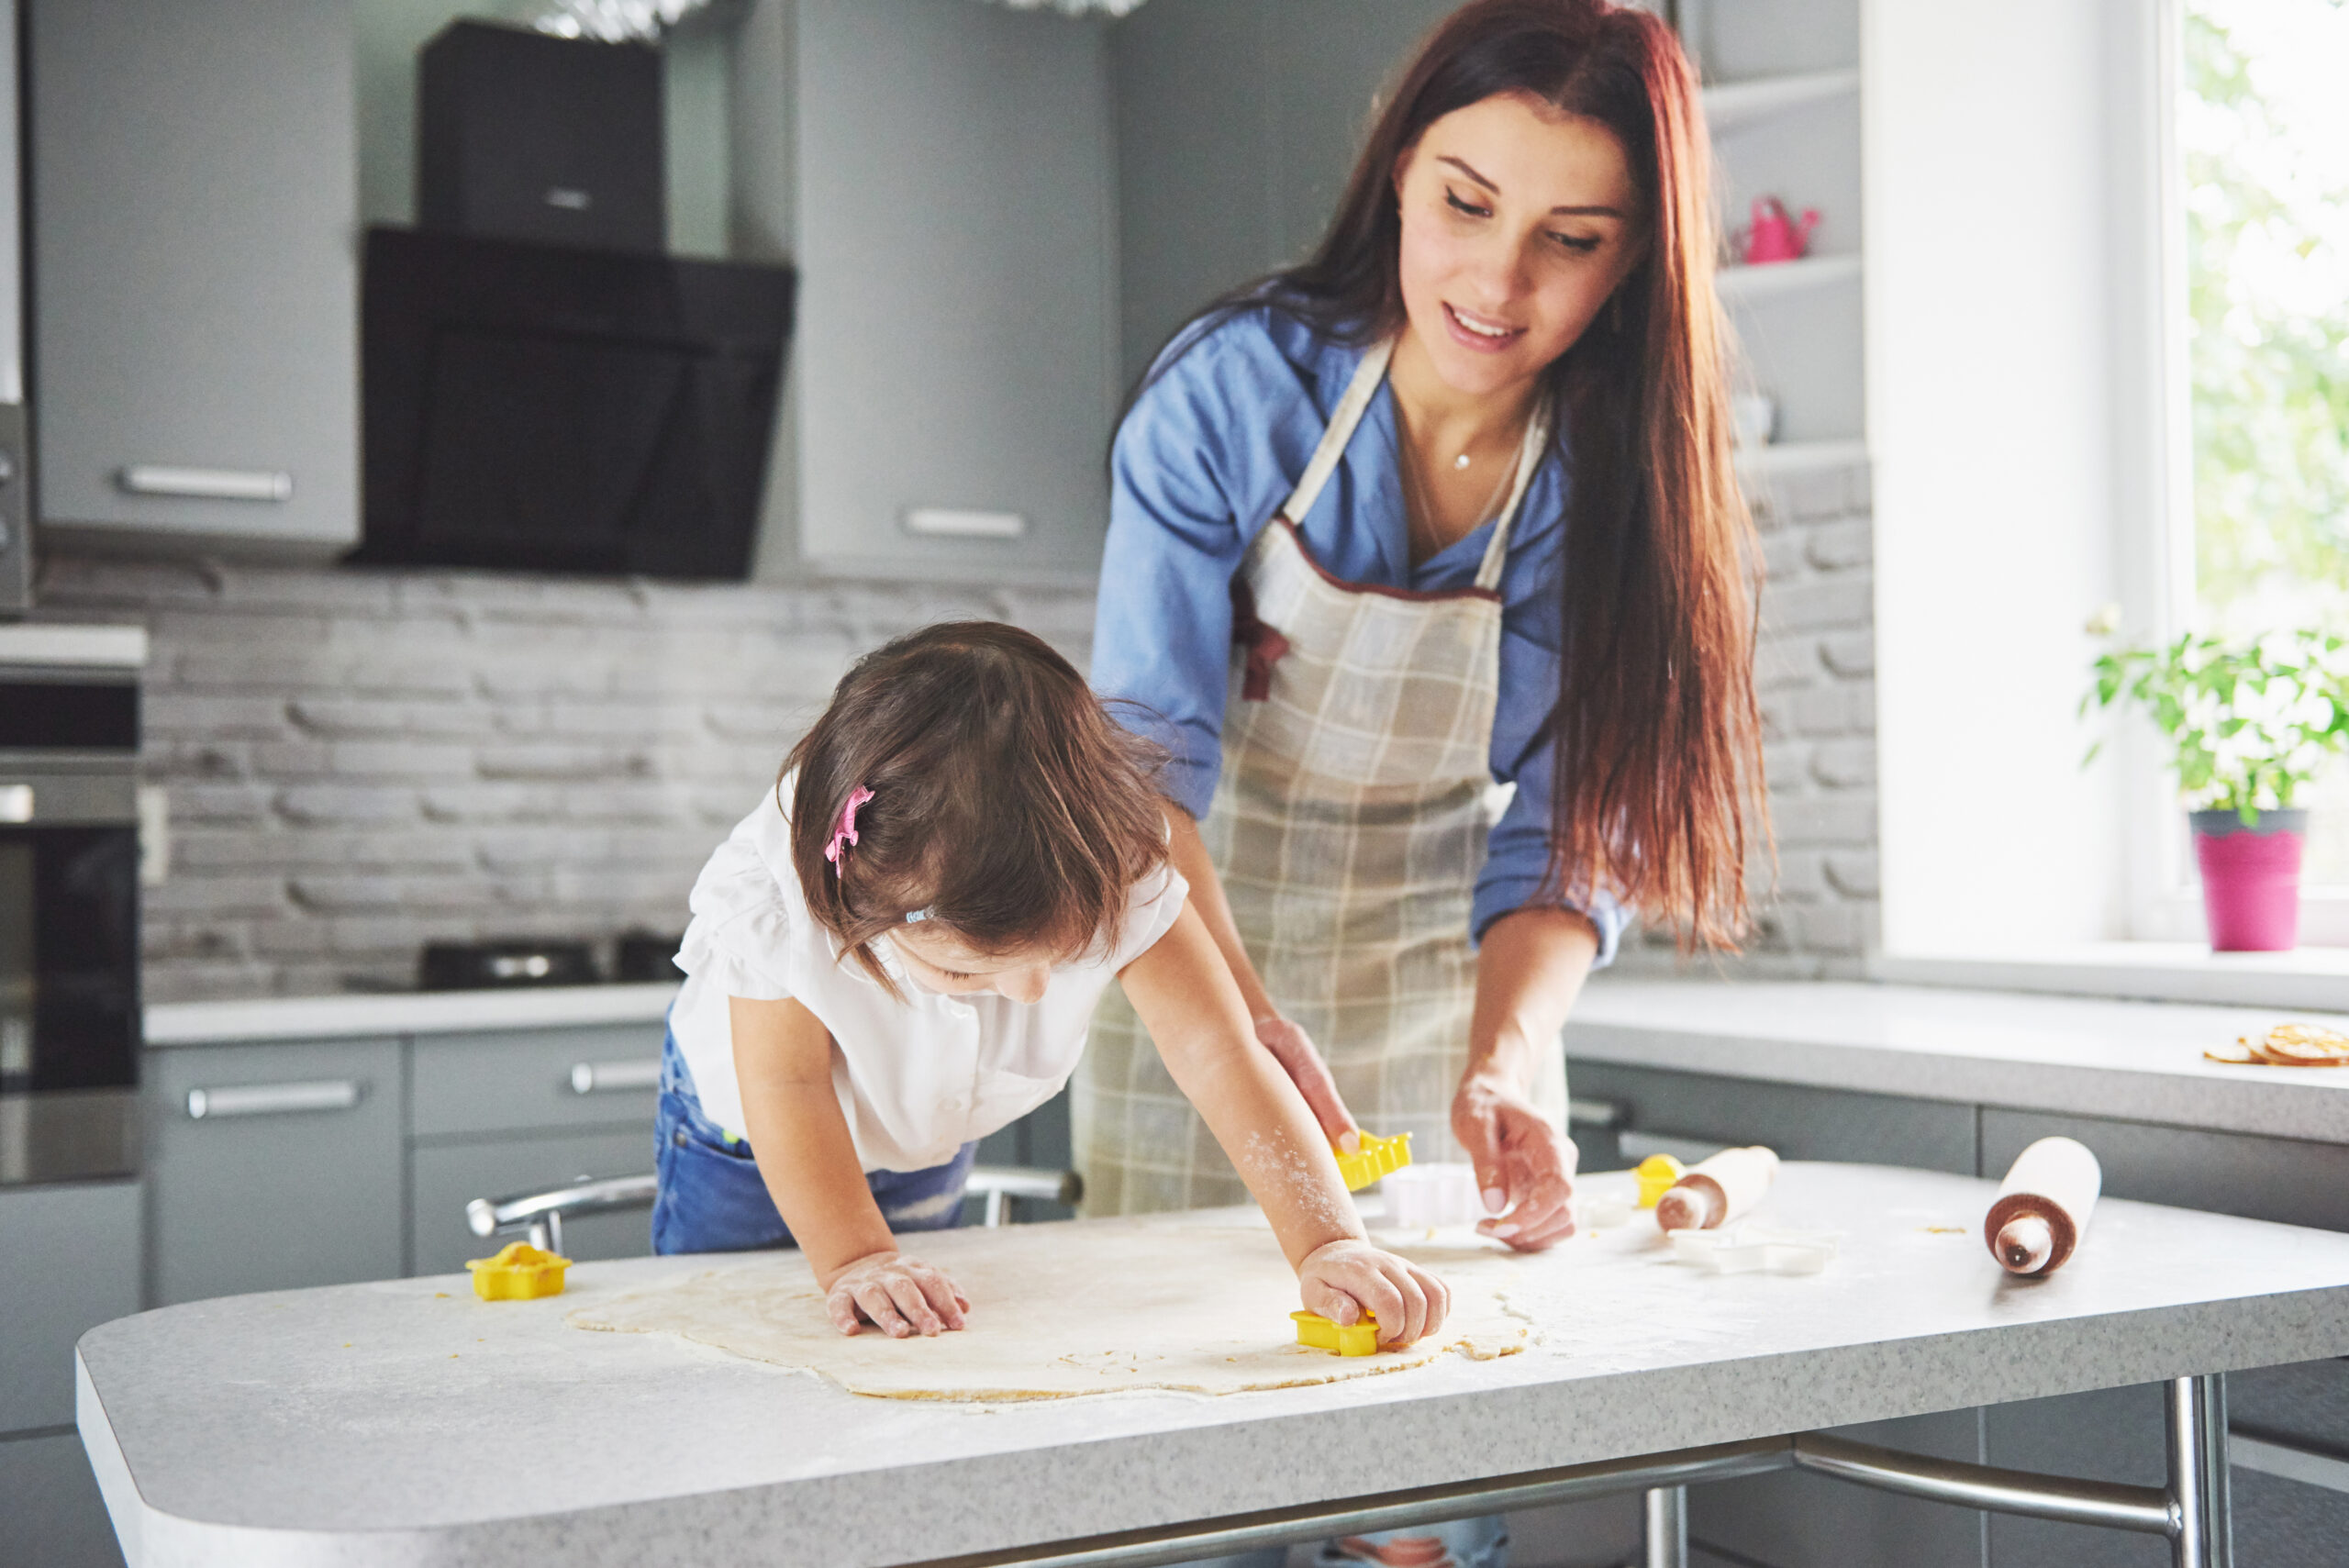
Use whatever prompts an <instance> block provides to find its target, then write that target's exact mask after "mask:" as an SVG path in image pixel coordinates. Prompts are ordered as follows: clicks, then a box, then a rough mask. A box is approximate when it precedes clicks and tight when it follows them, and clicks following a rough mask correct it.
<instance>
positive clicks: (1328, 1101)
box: [1256, 1013, 1362, 1154]
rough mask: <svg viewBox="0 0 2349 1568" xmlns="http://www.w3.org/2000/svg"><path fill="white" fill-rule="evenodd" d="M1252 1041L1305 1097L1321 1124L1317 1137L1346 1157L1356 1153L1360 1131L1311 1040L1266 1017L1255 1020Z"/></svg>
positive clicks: (1277, 1018) (1286, 1022) (1274, 1015)
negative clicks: (1336, 1147)
mask: <svg viewBox="0 0 2349 1568" xmlns="http://www.w3.org/2000/svg"><path fill="white" fill-rule="evenodd" d="M1256 1040H1257V1041H1258V1043H1260V1044H1261V1045H1263V1046H1264V1049H1265V1050H1266V1051H1271V1052H1272V1053H1273V1060H1274V1061H1275V1062H1279V1063H1280V1064H1281V1071H1282V1072H1284V1073H1287V1074H1288V1077H1289V1082H1290V1083H1292V1084H1296V1085H1297V1093H1298V1094H1300V1095H1304V1096H1305V1104H1306V1106H1307V1107H1308V1109H1310V1110H1311V1111H1312V1112H1313V1119H1314V1120H1315V1121H1318V1122H1319V1123H1320V1124H1321V1136H1322V1137H1324V1138H1327V1139H1328V1140H1330V1142H1332V1143H1334V1144H1336V1145H1337V1146H1338V1147H1339V1148H1341V1149H1343V1150H1344V1151H1346V1152H1347V1153H1349V1154H1352V1153H1353V1152H1354V1151H1356V1150H1357V1149H1359V1148H1360V1147H1361V1144H1362V1129H1361V1128H1360V1127H1359V1126H1357V1125H1356V1124H1355V1122H1354V1118H1353V1112H1351V1111H1349V1110H1347V1109H1346V1102H1345V1101H1343V1100H1341V1099H1340V1098H1339V1097H1338V1081H1337V1080H1336V1079H1334V1078H1332V1077H1330V1064H1329V1063H1328V1062H1324V1061H1322V1060H1321V1053H1320V1052H1319V1051H1316V1050H1314V1049H1313V1037H1312V1036H1310V1035H1308V1034H1307V1033H1306V1032H1305V1030H1304V1029H1301V1028H1300V1027H1298V1026H1297V1025H1296V1024H1293V1023H1291V1022H1289V1020H1288V1019H1286V1018H1282V1017H1281V1016H1280V1015H1279V1014H1278V1013H1268V1014H1266V1015H1265V1016H1264V1017H1263V1018H1258V1019H1257V1020H1256Z"/></svg>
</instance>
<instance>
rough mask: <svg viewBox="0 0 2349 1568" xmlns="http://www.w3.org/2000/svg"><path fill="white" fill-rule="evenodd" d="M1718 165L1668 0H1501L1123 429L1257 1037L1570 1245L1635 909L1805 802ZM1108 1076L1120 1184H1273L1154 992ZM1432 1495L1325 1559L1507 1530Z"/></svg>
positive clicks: (1473, 1557) (1082, 1097)
mask: <svg viewBox="0 0 2349 1568" xmlns="http://www.w3.org/2000/svg"><path fill="white" fill-rule="evenodd" d="M1707 164H1708V152H1707V147H1706V141H1705V134H1704V128H1703V122H1702V119H1701V114H1700V109H1699V106H1698V92H1697V83H1696V81H1695V78H1694V75H1693V73H1692V72H1690V70H1689V68H1688V65H1687V61H1686V60H1685V58H1684V57H1683V56H1682V54H1681V52H1680V50H1679V48H1678V46H1677V44H1676V42H1675V39H1673V37H1672V34H1671V32H1670V31H1669V29H1668V28H1665V27H1664V25H1663V24H1662V23H1661V22H1659V21H1657V20H1656V19H1655V18H1653V17H1649V16H1646V15H1643V14H1642V13H1640V12H1636V11H1631V10H1629V9H1624V8H1620V7H1618V6H1612V5H1609V4H1608V3H1607V0H1475V3H1474V4H1471V5H1468V6H1464V7H1463V8H1462V9H1461V10H1460V11H1458V12H1457V13H1455V14H1454V15H1453V17H1450V18H1449V19H1448V20H1447V21H1445V22H1444V23H1443V24H1442V26H1441V27H1440V28H1437V29H1436V31H1435V32H1434V33H1433V34H1432V35H1431V37H1430V38H1429V39H1428V40H1427V41H1426V43H1425V44H1423V45H1422V46H1421V49H1420V52H1419V55H1418V57H1417V58H1416V60H1415V61H1413V62H1412V64H1411V65H1410V67H1409V68H1408V71H1407V72H1405V74H1404V76H1403V78H1402V80H1401V82H1400V83H1399V84H1398V85H1397V88H1396V90H1395V92H1394V93H1393V94H1392V95H1391V96H1390V97H1389V98H1388V99H1387V101H1386V104H1385V106H1384V107H1383V108H1382V110H1381V112H1380V113H1379V115H1378V117H1377V119H1376V122H1375V125H1374V126H1373V128H1372V129H1371V132H1370V136H1369V139H1368V141H1367V143H1366V145H1365V146H1364V149H1363V152H1362V156H1361V158H1360V161H1358V162H1357V163H1356V165H1355V167H1354V171H1353V176H1352V178H1351V179H1350V181H1349V182H1348V183H1347V186H1346V190H1345V194H1344V195H1343V197H1342V198H1341V202H1340V205H1339V207H1338V211H1337V214H1336V216H1335V217H1334V218H1333V220H1332V221H1331V223H1330V228H1329V231H1328V234H1327V237H1326V238H1325V239H1323V240H1322V242H1321V244H1320V247H1319V249H1318V250H1316V251H1315V252H1314V254H1313V255H1312V256H1311V257H1309V258H1308V260H1307V261H1304V262H1303V263H1302V264H1301V265H1299V266H1297V267H1295V268H1292V269H1290V270H1288V271H1286V272H1280V273H1276V274H1275V275H1274V276H1273V277H1271V278H1269V279H1266V280H1264V282H1262V283H1260V284H1255V285H1253V286H1252V287H1250V288H1248V289H1245V290H1242V291H1241V292H1240V293H1238V294H1236V295H1231V296H1229V297H1227V298H1226V299H1224V300H1222V301H1220V302H1219V303H1218V304H1216V305H1215V306H1211V307H1210V308H1209V309H1208V310H1207V311H1206V312H1205V313H1204V314H1202V315H1201V316H1200V317H1198V318H1197V320H1196V321H1194V322H1193V323H1192V324H1191V325H1190V326H1189V327H1187V328H1185V329H1184V330H1183V331H1182V332H1181V333H1178V334H1177V335H1176V337H1175V341H1174V342H1173V344H1172V345H1171V346H1170V347H1169V348H1168V350H1166V351H1165V352H1164V353H1163V354H1162V355H1161V356H1160V359H1159V361H1158V363H1157V364H1156V365H1155V366H1154V367H1153V368H1152V372H1151V374H1150V376H1149V378H1148V379H1147V380H1146V381H1145V383H1144V384H1143V386H1142V388H1141V391H1140V392H1139V394H1138V395H1137V396H1136V398H1135V400H1134V403H1133V406H1132V407H1131V408H1130V411H1129V412H1128V415H1127V417H1126V419H1125V421H1124V423H1123V425H1122V426H1121V427H1120V428H1119V434H1118V439H1117V442H1116V445H1115V448H1114V450H1113V453H1112V458H1111V469H1112V474H1113V483H1114V496H1113V503H1112V510H1111V521H1110V527H1109V537H1108V548H1107V552H1106V555H1105V559H1104V562H1103V567H1102V591H1101V597H1100V607H1099V620H1098V624H1097V629H1096V635H1095V642H1094V671H1093V675H1094V682H1095V684H1096V686H1097V688H1098V689H1099V690H1100V691H1101V692H1102V694H1103V695H1105V696H1108V697H1112V698H1123V699H1128V700H1130V701H1131V702H1132V703H1134V704H1136V705H1138V706H1139V707H1140V708H1141V710H1144V711H1147V712H1148V713H1151V714H1152V715H1155V716H1157V717H1159V718H1161V719H1163V726H1161V727H1160V728H1159V733H1160V738H1161V739H1162V740H1164V741H1165V742H1166V743H1167V744H1168V745H1169V746H1170V747H1171V748H1172V750H1173V751H1174V753H1175V765H1174V767H1173V768H1172V769H1171V770H1170V773H1169V774H1168V779H1169V783H1170V786H1171V794H1172V795H1173V796H1174V802H1173V804H1174V806H1175V807H1176V808H1177V809H1173V810H1170V811H1169V812H1168V814H1167V815H1168V819H1169V828H1170V831H1171V834H1172V849H1173V855H1174V860H1175V866H1176V869H1177V870H1179V871H1180V872H1181V873H1183V874H1184V876H1185V877H1186V879H1188V881H1189V883H1190V885H1191V896H1192V900H1193V902H1194V905H1195V906H1197V908H1198V909H1199V911H1200V913H1201V915H1202V916H1203V917H1205V918H1206V920H1207V922H1208V927H1209V929H1210V930H1211V932H1212V933H1213V934H1214V936H1215V938H1216V940H1217V944H1218V946H1219V948H1220V949H1221V950H1222V951H1223V953H1224V955H1225V957H1226V959H1227V960H1228V961H1229V962H1230V965H1231V968H1232V972H1233V973H1234V975H1235V976H1236V977H1237V978H1238V980H1239V982H1240V984H1241V991H1242V992H1243V994H1244V995H1245V996H1246V998H1247V1001H1248V1004H1249V1006H1250V1008H1251V1011H1252V1016H1253V1018H1254V1019H1255V1021H1256V1025H1257V1031H1258V1035H1259V1038H1260V1039H1262V1040H1263V1041H1264V1044H1265V1045H1266V1046H1267V1047H1268V1048H1269V1049H1270V1050H1272V1051H1274V1052H1275V1054H1276V1055H1277V1056H1278V1057H1279V1058H1280V1059H1281V1061H1282V1062H1283V1064H1284V1065H1285V1066H1286V1068H1287V1070H1288V1071H1289V1073H1290V1074H1291V1075H1292V1076H1293V1077H1294V1078H1295V1079H1296V1080H1297V1083H1298V1084H1299V1086H1300V1087H1302V1088H1303V1089H1305V1091H1306V1095H1307V1098H1308V1101H1310V1102H1311V1103H1312V1105H1313V1106H1314V1108H1315V1111H1316V1114H1317V1115H1318V1116H1319V1118H1320V1119H1321V1121H1322V1124H1323V1127H1324V1129H1326V1130H1327V1131H1328V1132H1329V1133H1330V1135H1331V1136H1332V1137H1333V1138H1340V1139H1344V1138H1346V1137H1348V1136H1350V1135H1351V1134H1352V1133H1353V1131H1354V1130H1355V1129H1354V1123H1353V1119H1352V1118H1351V1117H1350V1115H1349V1114H1348V1111H1347V1109H1346V1106H1348V1105H1352V1106H1355V1107H1358V1108H1359V1109H1361V1110H1362V1111H1363V1113H1364V1117H1365V1118H1366V1120H1367V1125H1368V1126H1369V1128H1370V1129H1371V1130H1373V1131H1375V1132H1379V1133H1394V1132H1401V1131H1408V1132H1410V1133H1411V1134H1413V1137H1414V1147H1415V1150H1416V1151H1418V1152H1419V1156H1420V1157H1421V1158H1422V1159H1440V1158H1451V1159H1458V1158H1461V1157H1462V1155H1463V1154H1464V1155H1465V1157H1466V1158H1468V1159H1469V1160H1471V1161H1473V1162H1475V1168H1476V1173H1477V1178H1478V1185H1479V1187H1480V1189H1481V1190H1482V1192H1483V1194H1484V1198H1485V1203H1486V1208H1487V1210H1488V1211H1489V1214H1490V1218H1486V1220H1485V1221H1484V1222H1483V1229H1485V1230H1486V1231H1487V1232H1488V1233H1489V1234H1491V1235H1494V1236H1497V1237H1499V1238H1501V1239H1503V1240H1506V1241H1507V1242H1508V1244H1509V1245H1511V1246H1513V1247H1517V1248H1520V1249H1524V1250H1528V1251H1531V1250H1536V1249H1540V1248H1543V1247H1547V1246H1550V1245H1552V1244H1553V1243H1554V1242H1556V1241H1558V1240H1562V1239H1564V1237H1567V1236H1570V1235H1572V1234H1573V1232H1574V1218H1573V1214H1572V1211H1571V1209H1570V1207H1569V1199H1570V1197H1571V1195H1572V1192H1573V1178H1574V1172H1575V1153H1574V1147H1573V1145H1572V1144H1571V1143H1570V1142H1568V1141H1567V1140H1566V1138H1565V1136H1564V1110H1565V1073H1564V1054H1563V1052H1562V1051H1561V1050H1560V1047H1559V1039H1558V1037H1559V1030H1560V1029H1561V1028H1562V1027H1563V1025H1564V1022H1565V1018H1566V1014H1567V1010H1568V1009H1569V1007H1570V1006H1572V1005H1573V1002H1574V999H1575V993H1576V992H1577V990H1578V989H1579V988H1580V986H1581V984H1582V982H1583V979H1584V977H1585V975H1586V973H1588V972H1589V970H1590V969H1591V968H1592V967H1593V965H1594V964H1597V963H1600V962H1606V960H1607V959H1608V958H1609V957H1610V956H1611V954H1612V952H1613V950H1614V946H1615V942H1616V940H1617V938H1618V935H1619V934H1620V929H1621V928H1622V926H1623V924H1624V922H1625V920H1626V918H1627V917H1628V913H1630V912H1636V913H1638V914H1640V915H1641V916H1642V917H1646V918H1649V919H1652V920H1658V921H1670V922H1674V923H1676V924H1677V925H1678V926H1679V927H1680V929H1681V930H1682V931H1683V933H1684V940H1685V941H1690V942H1705V943H1713V944H1727V943H1729V942H1731V940H1733V939H1734V936H1735V934H1736V932H1737V930H1738V929H1739V928H1740V926H1741V925H1742V920H1743V917H1744V906H1745V884H1744V863H1745V854H1746V848H1747V842H1748V836H1749V829H1751V830H1752V831H1753V832H1754V833H1757V834H1766V826H1765V823H1764V821H1763V817H1762V811H1763V807H1762V805H1761V801H1760V795H1759V789H1760V779H1761V766H1760V754H1759V752H1760V749H1759V739H1758V722H1757V717H1756V711H1755V705H1754V699H1753V671H1752V659H1753V616H1752V610H1751V594H1752V591H1753V581H1754V564H1753V540H1752V530H1751V526H1750V524H1749V521H1748V519H1747V517H1746V514H1745V511H1744V508H1743V506H1742V502H1741V501H1740V499H1739V496H1738V494H1737V489H1736V484H1735V481H1734V478H1733V476H1732V474H1731V467H1730V450H1729V448H1730V443H1729V439H1728V426H1727V417H1726V409H1725V402H1726V399H1725V392H1726V387H1725V372H1724V360H1725V353H1726V343H1725V328H1723V326H1722V323H1721V321H1720V313H1719V308H1718V306H1717V305H1716V303H1715V301H1714V298H1713V294H1712V270H1713V248H1714V243H1715V233H1714V227H1713V222H1712V218H1711V214H1710V211H1709V199H1710V196H1709V169H1708V167H1707ZM1496 784H1498V785H1503V786H1514V792H1513V795H1510V796H1509V797H1508V799H1507V802H1506V805H1505V806H1503V807H1502V808H1501V809H1500V810H1499V812H1498V815H1497V819H1495V817H1494V816H1493V815H1492V814H1491V812H1490V803H1492V801H1493V797H1494V796H1495V795H1497V793H1498V792H1497V790H1496V788H1495V786H1496ZM1317 1044H1318V1045H1319V1047H1320V1050H1321V1051H1323V1052H1326V1054H1327V1065H1326V1067H1325V1066H1324V1064H1323V1060H1322V1057H1321V1055H1319V1054H1318V1053H1317V1051H1316V1050H1315V1047H1316V1045H1317ZM1075 1109H1076V1136H1077V1146H1078V1150H1079V1158H1080V1159H1081V1161H1082V1162H1084V1166H1085V1176H1086V1206H1087V1208H1088V1210H1089V1211H1090V1212H1093V1213H1097V1214H1098V1213H1114V1212H1135V1211H1139V1210H1144V1209H1152V1208H1166V1207H1186V1206H1192V1205H1198V1204H1207V1203H1217V1202H1233V1201H1239V1199H1240V1197H1241V1187H1240V1185H1239V1184H1238V1183H1237V1182H1236V1180H1234V1179H1233V1178H1232V1177H1231V1176H1230V1171H1229V1167H1228V1166H1227V1165H1226V1164H1224V1163H1223V1162H1222V1161H1221V1159H1220V1156H1219V1153H1218V1151H1216V1150H1215V1149H1214V1148H1213V1145H1212V1140H1210V1139H1208V1137H1207V1135H1206V1133H1205V1131H1204V1129H1202V1128H1201V1127H1200V1126H1199V1124H1198V1122H1197V1118H1196V1117H1195V1116H1194V1115H1193V1113H1192V1112H1191V1111H1190V1110H1189V1108H1188V1106H1186V1105H1185V1104H1184V1103H1183V1101H1182V1099H1181V1097H1180V1095H1179V1093H1178V1092H1177V1091H1176V1090H1175V1087H1174V1085H1173V1084H1172V1082H1171V1080H1169V1079H1168V1078H1167V1076H1166V1074H1165V1072H1164V1070H1163V1067H1161V1066H1160V1065H1159V1063H1158V1061H1157V1057H1156V1053H1155V1052H1154V1051H1152V1050H1151V1049H1150V1047H1149V1045H1148V1043H1147V1041H1146V1040H1143V1039H1142V1038H1141V1032H1140V1030H1139V1029H1138V1028H1137V1027H1136V1026H1135V1025H1134V1023H1133V1021H1132V1014H1131V1011H1130V1009H1129V1008H1126V1007H1124V1006H1122V1005H1121V1003H1120V1000H1119V998H1118V997H1117V996H1116V995H1115V993H1112V994H1111V995H1110V996H1109V997H1108V998H1107V999H1106V1000H1105V1005H1104V1006H1103V1008H1102V1009H1101V1011H1100V1013H1099V1014H1097V1017H1096V1019H1095V1024H1094V1029H1093V1037H1092V1040H1091V1044H1090V1047H1089V1049H1088V1051H1087V1059H1086V1062H1085V1071H1084V1073H1082V1074H1081V1076H1080V1078H1079V1080H1078V1087H1077V1095H1076V1100H1075ZM1447 1133H1448V1134H1449V1135H1450V1136H1446V1135H1447ZM1400 1534H1401V1535H1402V1536H1403V1537H1405V1538H1407V1539H1405V1540H1397V1541H1393V1542H1389V1543H1385V1544H1381V1543H1377V1542H1371V1541H1361V1542H1347V1543H1332V1545H1331V1546H1330V1547H1329V1548H1326V1549H1325V1555H1324V1561H1325V1562H1342V1561H1348V1560H1353V1561H1373V1562H1419V1563H1427V1564H1431V1565H1432V1564H1437V1563H1442V1562H1458V1563H1460V1564H1461V1565H1462V1568H1468V1565H1470V1564H1475V1565H1478V1568H1484V1565H1486V1564H1497V1563H1498V1562H1500V1561H1501V1555H1502V1552H1503V1551H1504V1549H1505V1542H1506V1537H1505V1534H1504V1533H1503V1532H1502V1531H1501V1529H1500V1525H1499V1521H1498V1520H1497V1519H1493V1520H1471V1521H1466V1522H1464V1524H1462V1525H1458V1526H1452V1527H1446V1529H1444V1530H1442V1531H1441V1532H1431V1531H1429V1530H1425V1529H1420V1530H1407V1531H1403V1532H1400ZM1341 1553H1342V1554H1341ZM1276 1560H1277V1554H1272V1556H1270V1557H1268V1558H1267V1559H1266V1561H1268V1562H1271V1561H1276Z"/></svg>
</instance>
